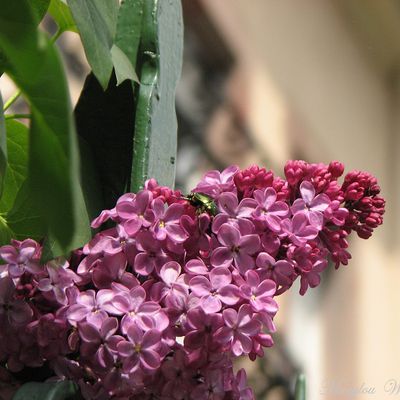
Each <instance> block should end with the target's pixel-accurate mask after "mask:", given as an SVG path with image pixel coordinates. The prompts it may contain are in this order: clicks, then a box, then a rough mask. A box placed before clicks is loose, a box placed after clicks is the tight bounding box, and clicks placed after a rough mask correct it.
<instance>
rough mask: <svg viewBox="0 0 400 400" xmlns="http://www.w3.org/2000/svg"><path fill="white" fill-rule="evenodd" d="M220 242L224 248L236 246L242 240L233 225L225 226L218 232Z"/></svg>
mask: <svg viewBox="0 0 400 400" xmlns="http://www.w3.org/2000/svg"><path fill="white" fill-rule="evenodd" d="M218 240H219V242H220V243H221V244H223V245H224V246H227V247H232V246H236V245H237V244H238V243H239V240H240V232H239V231H238V230H237V229H236V228H235V227H233V226H232V225H229V224H224V225H222V226H221V228H220V229H219V231H218Z"/></svg>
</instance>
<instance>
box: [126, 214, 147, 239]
mask: <svg viewBox="0 0 400 400" xmlns="http://www.w3.org/2000/svg"><path fill="white" fill-rule="evenodd" d="M122 225H123V227H124V229H125V231H126V233H127V234H128V235H129V236H134V235H135V234H136V233H137V232H139V229H140V228H141V227H142V220H141V219H140V218H138V217H136V216H133V218H131V219H128V220H127V221H125V222H123V224H122Z"/></svg>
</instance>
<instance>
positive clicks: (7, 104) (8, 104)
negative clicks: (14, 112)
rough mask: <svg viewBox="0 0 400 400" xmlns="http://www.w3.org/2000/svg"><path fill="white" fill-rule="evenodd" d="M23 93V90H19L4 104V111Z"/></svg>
mask: <svg viewBox="0 0 400 400" xmlns="http://www.w3.org/2000/svg"><path fill="white" fill-rule="evenodd" d="M20 95H21V91H20V90H17V91H16V92H15V93H14V94H13V95H12V96H11V97H10V98H9V99H8V100H7V101H6V102H5V104H4V108H3V111H6V110H8V109H9V108H10V107H11V105H12V104H14V103H15V101H16V100H17V99H18V97H19V96H20Z"/></svg>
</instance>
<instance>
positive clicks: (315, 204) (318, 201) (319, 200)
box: [310, 193, 331, 212]
mask: <svg viewBox="0 0 400 400" xmlns="http://www.w3.org/2000/svg"><path fill="white" fill-rule="evenodd" d="M329 204H331V199H330V198H329V197H328V196H327V195H326V194H325V193H322V194H319V195H318V196H316V197H315V198H314V200H313V201H312V202H311V204H310V208H311V209H312V210H313V211H320V212H324V211H325V210H326V209H327V208H328V207H329Z"/></svg>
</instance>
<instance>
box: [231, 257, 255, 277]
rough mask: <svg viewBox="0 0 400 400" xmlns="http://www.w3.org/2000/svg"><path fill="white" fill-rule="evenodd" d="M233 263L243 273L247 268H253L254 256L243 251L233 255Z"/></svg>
mask: <svg viewBox="0 0 400 400" xmlns="http://www.w3.org/2000/svg"><path fill="white" fill-rule="evenodd" d="M235 264H236V266H237V268H238V269H239V271H240V273H241V274H243V275H244V274H245V273H246V272H247V271H248V270H249V269H253V268H254V258H253V257H251V256H249V255H248V254H245V253H239V254H237V255H236V257H235Z"/></svg>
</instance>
